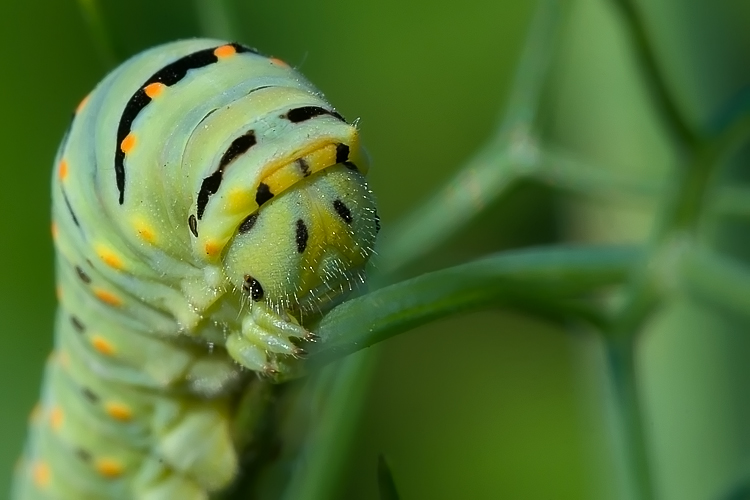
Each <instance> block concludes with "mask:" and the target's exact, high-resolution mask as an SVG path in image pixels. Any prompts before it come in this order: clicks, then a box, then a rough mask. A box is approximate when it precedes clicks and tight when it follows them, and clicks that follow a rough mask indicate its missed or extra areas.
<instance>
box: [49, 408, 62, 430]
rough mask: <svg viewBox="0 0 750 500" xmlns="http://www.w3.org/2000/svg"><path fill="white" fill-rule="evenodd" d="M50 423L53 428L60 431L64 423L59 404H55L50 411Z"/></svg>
mask: <svg viewBox="0 0 750 500" xmlns="http://www.w3.org/2000/svg"><path fill="white" fill-rule="evenodd" d="M49 423H50V425H51V426H52V430H55V431H59V430H60V427H62V424H63V412H62V410H61V409H60V407H59V406H53V407H52V409H51V410H50V411H49Z"/></svg>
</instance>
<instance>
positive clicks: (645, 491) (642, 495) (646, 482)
mask: <svg viewBox="0 0 750 500" xmlns="http://www.w3.org/2000/svg"><path fill="white" fill-rule="evenodd" d="M605 346H606V355H607V367H608V369H609V376H610V381H611V383H612V388H613V391H614V396H615V405H616V410H617V413H616V418H617V419H619V425H618V426H617V427H618V429H619V432H620V436H619V437H620V445H621V449H622V450H623V452H624V454H625V457H624V458H625V463H626V466H627V467H628V468H629V472H630V474H629V475H628V477H629V478H631V480H632V481H631V484H630V485H629V486H630V488H632V490H631V491H632V492H633V494H634V495H635V498H637V499H638V500H653V499H654V498H655V496H654V490H653V480H652V477H651V470H650V464H649V460H648V457H649V453H648V441H647V437H646V434H645V432H644V427H643V411H642V409H641V403H640V399H639V391H638V379H637V366H636V362H635V346H636V342H635V337H633V336H630V337H619V338H609V339H606V340H605Z"/></svg>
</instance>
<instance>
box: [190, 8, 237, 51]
mask: <svg viewBox="0 0 750 500" xmlns="http://www.w3.org/2000/svg"><path fill="white" fill-rule="evenodd" d="M193 1H194V4H195V11H196V14H197V17H198V24H199V25H200V31H201V34H202V35H203V36H207V37H211V38H219V39H222V40H230V41H234V40H236V30H235V29H234V22H233V19H234V17H233V16H232V11H233V8H232V3H233V0H193Z"/></svg>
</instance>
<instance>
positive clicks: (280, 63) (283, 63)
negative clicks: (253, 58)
mask: <svg viewBox="0 0 750 500" xmlns="http://www.w3.org/2000/svg"><path fill="white" fill-rule="evenodd" d="M268 60H269V61H271V63H273V64H275V65H276V66H280V67H282V68H288V67H289V65H288V64H287V63H286V61H282V60H281V59H279V58H278V57H270V58H269V59H268Z"/></svg>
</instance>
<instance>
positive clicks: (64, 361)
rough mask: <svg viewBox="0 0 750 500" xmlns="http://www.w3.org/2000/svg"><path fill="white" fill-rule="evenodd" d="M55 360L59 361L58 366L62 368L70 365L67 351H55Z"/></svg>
mask: <svg viewBox="0 0 750 500" xmlns="http://www.w3.org/2000/svg"><path fill="white" fill-rule="evenodd" d="M57 362H58V363H60V366H62V367H63V368H68V367H70V356H68V351H63V350H59V351H57Z"/></svg>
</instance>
